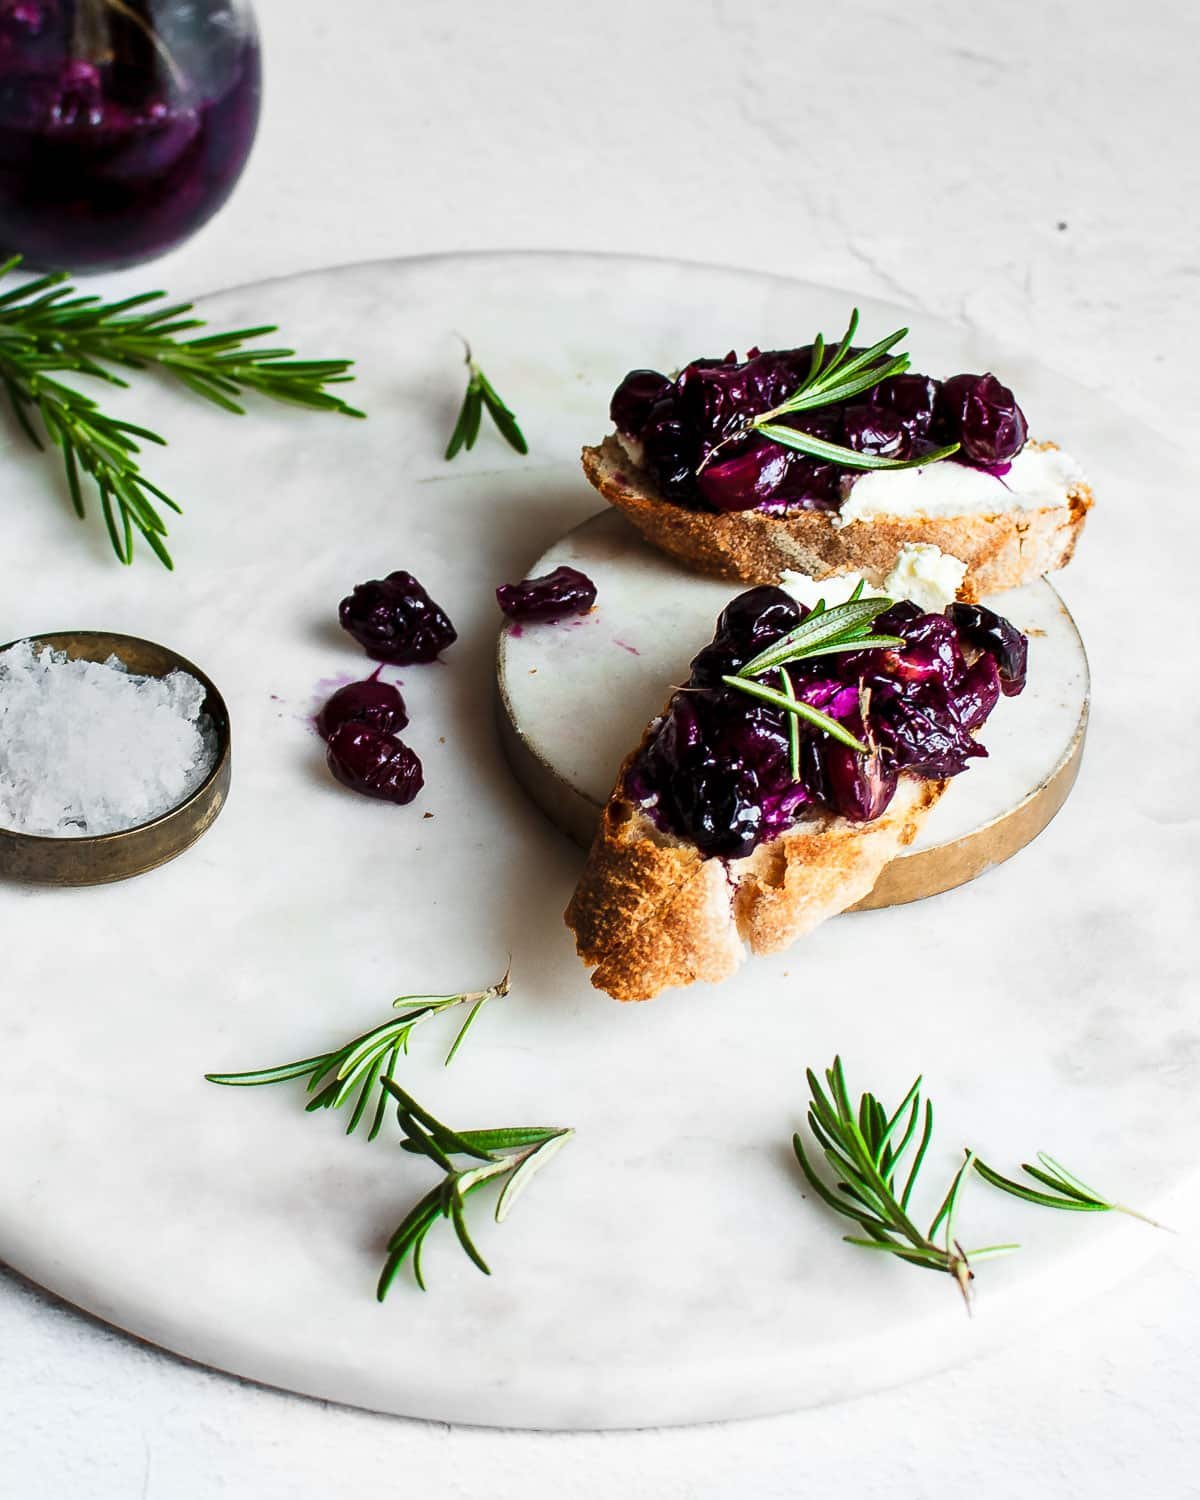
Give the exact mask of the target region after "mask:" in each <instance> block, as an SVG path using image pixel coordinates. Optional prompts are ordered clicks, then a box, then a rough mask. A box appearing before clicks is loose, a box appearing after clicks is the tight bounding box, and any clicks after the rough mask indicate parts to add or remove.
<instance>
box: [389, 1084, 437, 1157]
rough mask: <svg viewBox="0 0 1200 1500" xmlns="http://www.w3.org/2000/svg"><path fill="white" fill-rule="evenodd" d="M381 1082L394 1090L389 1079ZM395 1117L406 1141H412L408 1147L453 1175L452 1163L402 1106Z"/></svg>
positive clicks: (392, 1091)
mask: <svg viewBox="0 0 1200 1500" xmlns="http://www.w3.org/2000/svg"><path fill="white" fill-rule="evenodd" d="M383 1082H384V1087H385V1088H387V1089H388V1091H389V1092H390V1093H394V1092H395V1088H394V1086H393V1087H389V1082H390V1081H389V1080H386V1079H385V1080H384V1081H383ZM396 1119H397V1121H398V1122H399V1125H400V1129H401V1130H402V1131H403V1132H404V1134H405V1136H406V1137H407V1138H408V1141H410V1142H411V1143H412V1144H411V1147H409V1149H411V1150H413V1151H415V1152H416V1153H417V1154H418V1155H419V1156H427V1157H429V1159H430V1161H433V1162H436V1163H437V1165H438V1166H439V1167H441V1169H442V1171H443V1172H446V1173H448V1174H450V1175H451V1176H453V1174H454V1163H453V1162H452V1161H451V1160H450V1158H449V1156H447V1154H446V1153H445V1152H444V1151H443V1150H442V1148H441V1146H440V1145H439V1144H438V1143H437V1141H436V1140H434V1138H433V1136H432V1135H430V1134H429V1133H428V1132H427V1131H425V1130H424V1129H422V1127H421V1125H420V1124H418V1122H417V1121H416V1120H415V1119H414V1118H413V1117H412V1115H411V1114H410V1113H409V1112H408V1110H406V1109H404V1108H403V1106H401V1108H399V1109H398V1110H397V1111H396Z"/></svg>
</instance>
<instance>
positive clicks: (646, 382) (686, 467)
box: [610, 345, 1027, 514]
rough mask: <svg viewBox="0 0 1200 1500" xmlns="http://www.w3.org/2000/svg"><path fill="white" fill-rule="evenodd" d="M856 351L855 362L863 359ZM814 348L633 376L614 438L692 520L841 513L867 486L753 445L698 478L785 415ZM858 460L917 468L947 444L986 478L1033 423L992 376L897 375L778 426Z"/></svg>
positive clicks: (615, 406) (620, 395)
mask: <svg viewBox="0 0 1200 1500" xmlns="http://www.w3.org/2000/svg"><path fill="white" fill-rule="evenodd" d="M858 352H860V351H858V350H852V351H851V353H858ZM811 363H812V347H811V345H807V346H805V347H803V348H800V349H782V350H772V351H767V352H766V353H763V352H760V351H759V350H757V349H752V350H751V351H750V353H749V354H748V355H747V357H746V359H745V360H744V361H742V362H739V361H738V359H737V357H736V355H735V354H734V353H732V352H730V353H729V354H727V355H726V356H725V358H724V359H698V360H693V361H692V363H691V364H690V365H688V366H687V367H686V368H685V369H684V370H683V371H682V372H681V373H680V375H679V376H678V378H677V379H675V380H672V379H670V378H669V377H668V376H666V375H662V374H660V373H659V372H658V371H657V370H632V371H631V372H630V373H629V374H628V375H627V376H626V377H625V379H624V380H623V381H622V382H621V384H620V385H619V386H618V387H617V389H616V392H615V393H614V395H613V399H612V405H611V408H610V412H611V416H612V420H613V423H614V425H615V426H616V429H617V431H618V432H619V433H620V434H621V435H622V436H623V437H625V438H626V439H630V440H632V442H633V443H634V444H636V445H638V446H639V447H640V453H641V455H642V462H643V464H644V466H645V468H647V469H648V470H649V472H650V473H651V474H652V475H653V477H654V480H655V482H656V484H657V485H658V488H659V490H660V492H661V493H662V495H663V496H664V497H665V498H666V499H667V500H670V501H672V502H674V503H675V504H677V505H681V506H683V507H685V508H686V509H689V510H700V511H737V510H753V509H757V510H763V511H766V512H768V513H769V514H783V513H786V512H787V511H791V510H826V511H834V510H837V509H838V507H839V506H840V505H841V503H842V501H843V500H844V499H845V498H846V496H847V495H848V494H849V492H850V489H851V487H852V486H853V484H854V483H855V481H856V480H857V479H858V478H859V477H860V476H861V473H862V471H861V470H858V469H850V468H843V467H842V466H841V465H839V464H833V463H826V462H824V461H822V460H820V459H815V458H809V457H808V456H807V455H805V454H803V453H798V452H796V451H795V450H794V449H791V448H785V447H783V446H782V445H781V444H779V443H775V442H772V441H771V440H770V439H769V438H764V437H761V436H758V435H757V434H756V435H752V436H750V437H747V438H745V439H743V440H741V441H740V442H737V443H735V444H732V445H731V446H730V447H728V448H726V449H723V450H722V453H721V454H720V456H719V457H718V458H717V459H715V460H714V461H713V462H712V463H711V464H709V465H707V466H706V467H705V468H703V469H701V470H700V472H699V473H697V470H698V469H699V466H700V465H701V464H702V463H703V462H704V460H705V458H707V456H708V455H709V454H710V453H711V452H712V450H713V449H714V448H715V447H716V446H717V444H718V443H720V442H722V441H723V440H724V439H726V438H728V437H729V436H730V434H732V433H735V432H737V430H738V429H739V428H740V427H741V426H743V425H744V424H745V422H746V421H747V420H748V419H749V418H751V417H755V416H759V415H761V414H762V413H763V412H765V411H769V410H771V409H772V408H774V407H776V406H778V405H779V403H780V402H782V401H783V400H784V399H785V398H786V397H787V396H789V395H790V394H791V393H792V392H793V391H794V390H796V388H797V387H798V386H799V385H800V383H801V382H802V381H803V380H804V378H805V376H806V375H807V374H808V371H809V368H810V365H811ZM777 420H778V421H779V423H780V424H781V425H785V426H791V427H795V428H798V429H800V430H801V431H803V432H807V433H810V434H811V435H812V436H814V437H818V438H824V439H825V440H826V441H827V442H832V443H837V444H839V445H840V446H842V447H845V448H850V449H853V450H854V451H855V452H856V453H864V454H873V455H877V456H880V457H884V458H898V459H911V458H919V457H920V456H921V454H923V453H927V452H931V451H932V450H933V449H935V448H937V447H940V446H943V445H945V444H947V443H954V442H957V443H960V444H961V445H962V446H961V449H960V452H959V454H958V455H956V457H955V459H953V460H948V461H949V462H958V461H961V462H963V463H967V464H970V465H972V466H975V467H982V468H989V469H993V468H998V467H1003V466H1004V465H1006V464H1008V463H1010V462H1011V461H1012V459H1013V458H1014V457H1015V456H1016V455H1017V454H1018V453H1019V452H1020V451H1021V448H1022V447H1023V446H1024V443H1025V438H1026V433H1027V428H1026V423H1025V417H1024V415H1023V413H1022V411H1021V408H1020V407H1019V406H1018V405H1017V402H1016V398H1015V397H1014V396H1013V393H1012V392H1011V391H1010V390H1009V389H1008V388H1007V387H1006V386H1003V385H1001V383H1000V382H999V381H998V380H997V379H996V377H995V376H994V375H955V376H954V377H953V378H952V379H950V380H946V381H938V380H933V379H931V378H930V377H929V376H927V375H915V374H905V375H893V376H892V377H891V378H890V379H888V380H884V381H881V382H880V383H879V384H878V385H877V386H875V387H874V388H873V389H871V390H870V391H868V392H866V393H864V394H863V395H860V396H857V397H855V398H854V400H852V401H850V402H847V403H842V404H840V405H834V406H825V407H818V408H816V409H814V410H812V411H805V412H796V413H793V414H792V415H790V416H785V417H781V418H778V419H777Z"/></svg>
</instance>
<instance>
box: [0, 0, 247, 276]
mask: <svg viewBox="0 0 1200 1500" xmlns="http://www.w3.org/2000/svg"><path fill="white" fill-rule="evenodd" d="M260 93H261V62H260V55H259V47H258V39H257V36H256V34H255V31H254V28H253V24H252V22H250V21H249V19H248V12H246V11H245V10H244V9H243V8H242V7H236V6H234V5H232V4H231V3H230V0H197V3H195V4H192V5H179V4H171V3H168V0H123V5H122V6H121V7H115V6H106V5H104V4H102V3H100V0H4V3H3V4H0V247H2V248H3V250H4V251H5V252H6V253H11V252H20V253H21V254H22V255H24V256H25V257H26V259H27V260H28V261H29V262H30V263H31V264H32V265H38V266H43V267H53V268H64V269H67V270H71V271H96V270H111V269H114V268H116V267H119V266H126V265H133V264H135V263H136V262H138V261H142V260H147V259H149V258H150V257H151V256H155V255H161V254H162V253H163V252H164V251H166V250H169V249H171V248H172V247H173V246H174V245H177V244H179V243H180V242H181V241H182V240H185V239H186V238H187V237H188V236H189V235H191V234H193V233H194V232H195V231H196V230H197V229H198V228H199V227H200V226H201V225H202V224H203V223H205V222H206V220H208V219H209V218H210V217H211V216H212V215H213V214H214V213H216V211H217V210H218V209H219V208H220V207H221V205H222V204H223V203H224V202H225V200H226V198H228V196H229V194H230V192H231V191H232V190H233V186H234V184H235V183H236V182H237V179H238V177H239V176H240V175H241V172H242V168H243V167H244V166H245V163H246V158H247V156H248V155H249V153H250V147H251V145H252V143H253V141H254V135H255V130H256V128H257V125H258V112H259V99H260Z"/></svg>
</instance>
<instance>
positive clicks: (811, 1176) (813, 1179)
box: [792, 1131, 858, 1220]
mask: <svg viewBox="0 0 1200 1500" xmlns="http://www.w3.org/2000/svg"><path fill="white" fill-rule="evenodd" d="M792 1150H793V1151H794V1152H795V1153H796V1160H797V1161H798V1162H799V1163H800V1169H801V1171H802V1172H803V1173H804V1175H805V1177H806V1178H807V1179H808V1184H809V1186H810V1187H811V1188H812V1190H813V1192H815V1193H816V1195H817V1197H818V1198H821V1199H823V1200H824V1201H825V1202H826V1203H827V1204H828V1205H829V1207H830V1208H832V1209H834V1210H836V1212H837V1213H839V1214H843V1215H844V1216H845V1217H846V1218H848V1219H855V1220H857V1218H858V1214H857V1213H856V1212H855V1210H854V1209H853V1208H852V1207H851V1206H850V1204H848V1203H846V1202H844V1201H843V1200H841V1199H840V1198H839V1197H838V1196H837V1194H836V1193H833V1192H830V1190H829V1188H827V1187H826V1186H825V1184H824V1183H823V1182H822V1181H821V1179H820V1178H819V1177H818V1176H817V1174H816V1172H815V1171H814V1170H813V1168H812V1165H811V1163H810V1162H809V1160H808V1157H807V1155H806V1154H805V1150H804V1143H803V1142H802V1141H801V1139H800V1134H799V1132H798V1131H797V1133H796V1134H795V1135H793V1136H792Z"/></svg>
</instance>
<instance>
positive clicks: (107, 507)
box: [100, 485, 133, 566]
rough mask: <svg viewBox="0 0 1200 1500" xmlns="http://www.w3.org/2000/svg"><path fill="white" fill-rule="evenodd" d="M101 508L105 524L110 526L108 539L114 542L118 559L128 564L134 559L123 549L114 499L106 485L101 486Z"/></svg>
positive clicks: (113, 546)
mask: <svg viewBox="0 0 1200 1500" xmlns="http://www.w3.org/2000/svg"><path fill="white" fill-rule="evenodd" d="M100 509H101V510H102V511H103V512H104V524H105V526H106V527H107V528H108V539H109V541H110V542H111V543H112V549H113V551H114V552H115V553H116V554H117V558H118V560H119V561H120V562H123V563H124V564H125V565H126V566H128V565H129V564H130V563H131V562H132V561H133V559H132V557H126V555H125V553H124V551H123V549H122V544H121V537H120V535H119V533H118V531H117V522H116V517H115V516H114V515H113V508H112V500H111V498H110V496H109V492H108V488H107V486H105V485H101V486H100Z"/></svg>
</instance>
